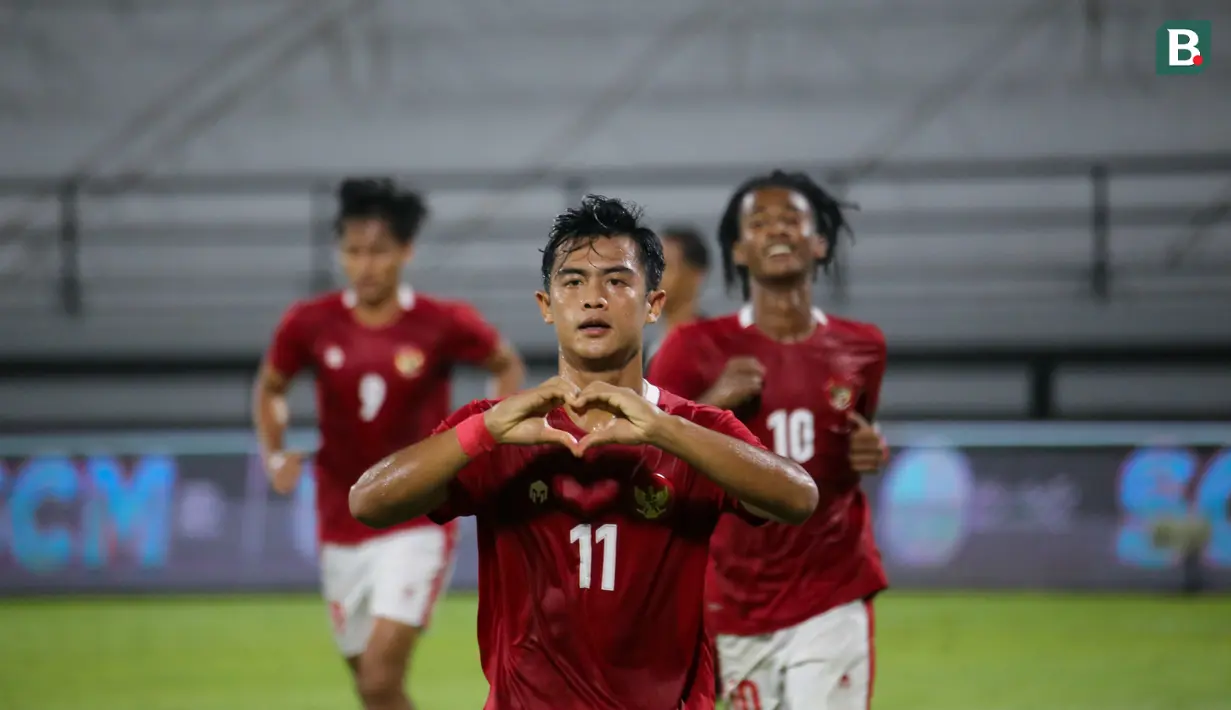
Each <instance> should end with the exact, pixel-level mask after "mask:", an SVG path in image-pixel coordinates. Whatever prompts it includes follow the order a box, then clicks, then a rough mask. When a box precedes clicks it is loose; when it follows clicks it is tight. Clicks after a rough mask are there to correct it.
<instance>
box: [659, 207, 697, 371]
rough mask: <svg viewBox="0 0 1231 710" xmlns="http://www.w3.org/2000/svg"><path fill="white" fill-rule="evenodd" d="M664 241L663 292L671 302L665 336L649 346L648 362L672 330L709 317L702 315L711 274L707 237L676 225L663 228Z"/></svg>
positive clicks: (663, 321) (665, 311)
mask: <svg viewBox="0 0 1231 710" xmlns="http://www.w3.org/2000/svg"><path fill="white" fill-rule="evenodd" d="M662 242H663V258H664V262H665V264H666V268H664V269H663V282H662V290H663V291H665V292H666V294H667V301H666V303H665V304H663V315H662V319H661V322H660V327H661V328H662V334H661V336H659V337H656V338H654V339H653V340H651V341H650V343H649V345H648V346H647V347H646V352H645V361H646V362H647V363H649V362H650V360H651V359H652V358H653V357H654V353H655V351H657V350H658V346H660V345H662V341H663V338H665V337H666V336H667V334H669V333H670V332H671V331H672V330H675V329H676V328H678V327H679V326H681V325H685V324H687V323H692V322H693V321H696V320H700V319H702V318H704V317H705V316H704V315H703V314H702V313H701V289H702V288H703V287H704V286H705V279H706V277H708V276H709V273H710V250H709V247H707V246H706V245H705V238H704V237H702V236H701V233H700V232H699V231H697V230H696V229H694V228H692V227H689V226H686V225H673V226H668V227H665V228H664V229H663V233H662Z"/></svg>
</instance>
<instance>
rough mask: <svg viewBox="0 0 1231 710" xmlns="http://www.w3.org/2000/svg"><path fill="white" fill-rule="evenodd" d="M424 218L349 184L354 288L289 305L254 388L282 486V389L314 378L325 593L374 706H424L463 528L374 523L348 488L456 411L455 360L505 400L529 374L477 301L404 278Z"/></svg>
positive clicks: (380, 191)
mask: <svg viewBox="0 0 1231 710" xmlns="http://www.w3.org/2000/svg"><path fill="white" fill-rule="evenodd" d="M425 216H426V208H425V206H424V203H423V200H422V198H421V197H420V196H419V195H417V194H415V193H414V192H410V191H408V190H406V189H404V188H401V187H399V186H398V185H397V184H395V183H393V182H392V181H389V180H361V179H351V180H347V181H345V182H343V183H342V185H341V188H340V189H339V194H338V215H337V219H336V230H337V234H338V246H339V248H340V258H341V262H342V266H343V269H344V270H345V272H346V278H347V280H348V281H349V283H350V288H348V289H347V290H345V291H342V292H334V293H328V294H325V295H323V296H320V297H317V298H312V299H309V300H304V301H300V302H298V303H296V304H294V305H293V306H291V308H290V310H288V311H287V313H286V315H285V316H283V318H282V322H281V323H280V324H279V325H278V328H277V331H276V332H275V333H274V337H273V344H272V345H271V346H270V349H269V352H268V353H267V355H266V357H265V362H264V364H263V365H262V368H261V373H260V376H259V378H258V380H257V383H256V387H255V405H254V418H255V424H256V431H257V437H258V438H259V441H260V446H261V451H262V452H263V455H264V459H265V465H266V469H267V471H268V474H269V478H270V481H271V483H272V485H273V487H274V489H275V490H276V491H278V492H279V493H284V494H285V493H289V492H291V491H293V490H294V489H295V487H296V485H297V484H298V482H299V477H300V474H301V472H302V457H301V455H300V454H298V453H293V452H288V451H286V450H285V449H284V446H283V435H284V433H285V431H286V428H287V406H286V401H285V395H286V392H287V390H288V388H289V386H290V383H291V380H292V378H293V377H294V376H295V375H296V374H297V373H299V372H300V371H302V370H305V369H310V370H312V371H313V372H314V374H315V377H316V395H317V410H318V415H319V419H320V435H321V445H320V450H319V451H318V452H317V453H316V465H315V467H314V469H313V470H314V472H315V475H316V492H317V499H316V508H317V514H318V516H319V535H320V542H321V555H320V563H321V585H322V592H323V595H324V597H325V600H326V601H327V602H328V604H329V612H330V616H331V619H332V623H333V630H334V638H335V640H336V642H337V645H338V649H339V650H340V651H341V653H342V655H343V656H344V657H345V659H346V662H347V664H348V665H349V666H350V669H351V671H352V672H353V674H354V680H355V686H356V689H357V690H358V693H359V696H360V699H361V700H362V702H363V706H364V707H365V708H366V709H367V710H407V709H409V708H412V707H413V706H412V704H411V702H410V699H409V698H408V696H407V694H406V691H405V689H404V688H405V676H406V672H407V667H408V665H409V662H410V658H411V655H412V653H413V651H414V647H415V643H416V641H417V640H418V638H419V634H420V633H421V632H422V630H423V629H424V628H426V627H427V625H428V621H429V620H430V618H431V614H432V608H433V606H434V604H435V602H436V599H437V597H438V596H439V594H440V593H441V592H442V591H443V590H444V589H445V588H446V587H447V585H448V581H449V576H450V573H451V572H452V563H453V555H454V543H455V541H456V537H457V530H456V526H454V525H447V526H444V527H441V526H439V525H437V524H436V523H433V522H431V521H430V520H428V519H427V518H424V517H416V518H408V519H407V520H406V521H405V522H404V524H402V525H400V526H398V527H396V528H392V529H387V530H381V531H377V530H373V529H371V528H369V527H367V526H366V525H363V524H362V523H360V522H358V521H357V520H355V519H354V518H353V517H351V514H350V511H349V510H348V509H347V502H346V497H347V493H348V492H349V491H350V487H351V484H353V483H354V482H355V481H356V480H358V478H359V476H360V475H361V474H362V473H363V472H364V471H365V470H366V469H367V468H368V467H369V466H371V465H372V464H374V463H376V462H377V461H379V460H380V459H381V458H383V457H385V456H388V455H389V454H390V453H392V452H394V451H396V450H398V449H400V448H402V447H404V446H407V445H409V444H413V443H415V442H416V441H419V440H421V439H423V438H425V437H427V436H428V435H429V434H431V432H432V429H433V428H435V427H436V425H437V424H439V423H440V422H441V421H442V420H443V419H444V418H445V417H447V416H448V414H449V412H450V410H451V409H452V407H451V402H450V373H451V372H452V370H453V368H454V366H455V365H458V364H463V363H465V364H474V365H478V366H481V367H483V368H486V369H487V370H489V371H490V372H491V373H492V374H493V375H494V376H495V379H496V383H495V384H496V391H498V392H500V393H502V394H510V393H512V392H515V391H517V389H518V388H519V387H520V386H521V382H522V379H523V377H524V367H523V365H522V362H521V359H520V357H519V356H518V355H517V353H516V352H515V351H514V350H513V348H512V347H510V346H509V344H508V343H507V342H506V341H504V340H503V339H502V338H501V337H500V335H499V334H498V333H497V332H496V331H495V330H494V329H493V328H492V327H491V326H490V325H488V324H487V323H486V322H484V320H483V318H482V317H481V316H480V315H479V314H478V312H477V311H475V310H474V309H473V308H472V307H470V306H468V305H466V304H463V303H458V302H453V301H445V300H442V299H437V298H432V297H430V296H425V295H423V294H420V293H415V292H414V291H412V290H411V289H410V287H409V286H407V285H405V284H403V283H402V282H401V273H402V269H403V267H404V266H406V264H407V263H408V262H409V261H410V258H411V256H412V254H413V250H414V238H415V235H416V234H417V233H418V231H419V227H420V225H421V223H422V222H423V220H424V218H425Z"/></svg>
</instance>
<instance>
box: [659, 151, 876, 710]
mask: <svg viewBox="0 0 1231 710" xmlns="http://www.w3.org/2000/svg"><path fill="white" fill-rule="evenodd" d="M846 230H849V227H848V225H847V223H846V220H845V218H844V216H843V213H842V204H841V203H839V202H838V201H837V200H835V199H834V198H833V197H832V196H830V195H829V194H828V193H827V192H825V190H823V189H822V188H821V187H820V186H819V185H817V184H816V183H815V182H813V181H812V180H811V179H810V178H808V177H807V176H806V175H802V174H797V173H784V172H773V173H771V174H769V175H763V176H759V177H756V178H753V179H751V180H749V181H748V182H746V183H744V184H743V185H741V186H740V187H739V189H737V190H736V191H735V194H734V196H732V198H731V201H730V203H729V204H728V205H727V209H726V212H725V213H724V214H723V217H722V221H721V223H720V225H719V229H718V238H719V244H720V246H721V250H722V263H723V273H724V276H725V277H726V283H727V287H728V288H729V289H733V288H735V287H736V286H738V287H739V288H740V289H741V291H742V293H743V296H744V300H745V301H746V302H747V305H745V306H744V307H743V308H741V309H740V311H739V312H738V313H736V314H733V315H729V316H726V317H722V318H715V319H711V320H704V321H699V322H696V323H692V324H689V325H685V326H682V327H680V328H679V329H677V330H675V331H674V332H672V333H671V335H669V336H668V337H667V340H666V342H664V343H663V345H662V347H661V349H660V350H659V351H658V353H657V355H656V356H655V358H654V361H653V365H652V368H651V372H650V380H651V381H652V382H654V383H655V384H657V385H659V386H660V387H662V388H663V389H664V390H667V391H670V392H673V393H675V394H678V395H680V396H682V397H687V398H690V399H695V400H697V401H699V402H704V403H706V404H711V405H714V406H717V407H721V408H723V409H728V410H731V411H732V412H734V413H735V414H736V415H737V416H738V417H739V418H740V419H741V420H742V421H743V422H744V423H745V424H747V425H748V427H749V429H751V430H752V431H753V433H755V434H757V435H758V436H759V437H760V438H761V440H762V441H764V442H765V443H766V444H768V445H770V446H771V447H772V448H773V449H774V451H775V452H777V453H778V454H779V455H781V456H784V457H786V458H790V459H793V460H794V461H796V462H797V463H799V464H800V465H802V466H803V467H804V468H805V469H806V470H807V471H808V473H809V474H811V475H812V477H813V479H814V480H815V481H816V484H817V488H818V490H819V491H820V495H821V500H820V504H819V505H818V506H817V511H816V513H815V515H813V516H812V518H811V519H810V520H809V521H808V522H807V523H805V524H804V525H802V526H798V527H789V526H785V525H776V524H769V525H764V526H761V527H755V528H754V527H751V526H749V525H746V524H744V523H742V522H740V521H739V520H737V519H735V518H734V517H732V516H725V517H724V518H723V520H722V521H721V522H720V523H719V525H718V528H717V529H716V530H715V533H714V538H713V540H712V543H711V550H710V565H709V570H708V574H707V581H706V586H707V589H706V597H707V614H708V621H709V623H710V624H711V626H712V629H713V631H714V632H716V633H717V635H718V641H717V646H718V656H719V661H720V666H721V674H722V680H723V686H724V689H725V691H726V692H727V693H728V694H729V695H730V697H731V700H732V703H733V706H734V708H735V709H736V710H788V709H789V710H800V709H801V708H808V709H809V710H812V709H814V708H822V709H824V710H854V709H855V708H859V710H866V708H867V707H868V704H869V702H870V699H871V694H872V675H873V651H872V608H871V600H872V597H873V596H875V595H876V594H877V593H878V592H880V591H881V590H882V589H884V588H885V586H886V578H885V573H884V570H883V569H882V567H881V561H880V553H879V552H878V551H877V549H876V544H875V542H874V540H873V535H872V524H871V519H870V517H869V511H868V502H867V499H866V498H865V496H864V494H863V492H862V490H861V489H860V477H861V476H862V475H863V474H867V473H874V472H876V471H878V470H879V469H880V467H881V465H882V464H883V462H884V445H883V442H882V440H881V438H880V435H879V434H878V433H877V431H876V430H875V428H874V427H873V426H872V425H871V423H870V422H871V420H872V419H873V418H874V416H875V414H876V405H877V400H878V399H879V396H880V386H881V380H882V377H883V375H884V371H885V339H884V336H883V335H882V334H881V332H880V330H879V329H878V328H877V327H876V326H874V325H871V324H867V323H858V322H855V321H851V320H847V319H844V318H838V317H836V316H832V315H828V314H825V313H823V312H821V310H820V309H818V308H816V307H814V306H813V305H812V291H813V284H814V283H815V281H816V275H817V272H818V271H819V270H820V269H821V268H823V267H825V266H826V265H828V264H829V263H830V262H831V261H832V260H833V258H834V256H835V252H836V249H837V246H838V235H839V234H840V233H841V232H843V231H846Z"/></svg>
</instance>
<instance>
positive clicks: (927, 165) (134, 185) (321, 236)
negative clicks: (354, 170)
mask: <svg viewBox="0 0 1231 710" xmlns="http://www.w3.org/2000/svg"><path fill="white" fill-rule="evenodd" d="M765 167H766V166H764V165H725V166H723V165H711V166H680V165H672V166H640V167H628V168H587V169H577V170H559V171H550V172H541V171H536V172H522V171H503V172H501V171H436V172H420V173H413V174H408V175H405V177H406V178H407V179H408V180H410V181H412V182H413V184H416V185H419V186H422V187H424V188H426V189H428V190H431V191H446V190H468V191H490V192H495V193H504V192H515V191H518V190H524V189H530V188H539V189H541V188H544V187H549V188H554V189H557V190H559V192H560V194H561V197H562V202H567V201H572V200H575V199H576V198H577V197H578V196H580V195H581V194H583V193H584V192H586V190H587V188H588V187H589V186H592V185H601V186H603V187H604V188H605V189H610V188H612V187H618V186H635V187H636V188H639V189H644V188H681V187H731V186H733V185H735V184H738V183H739V182H740V181H742V180H744V179H745V178H747V176H749V175H752V174H756V173H759V172H763V171H764V170H765ZM780 167H784V168H787V169H791V170H802V171H805V172H808V173H809V174H811V175H814V176H816V177H818V178H820V179H821V180H822V181H823V182H824V183H826V184H829V185H838V186H844V187H847V188H849V187H853V186H855V185H856V184H857V185H858V186H859V187H863V186H866V185H870V184H907V183H914V184H920V183H924V184H925V183H928V182H935V181H945V182H956V181H968V182H970V183H971V184H972V185H973V184H988V183H993V182H997V181H999V182H1009V181H1014V180H1017V181H1021V180H1049V179H1055V180H1073V179H1080V180H1085V181H1088V184H1089V194H1088V220H1089V222H1088V224H1089V234H1090V257H1089V263H1088V274H1089V292H1090V294H1091V295H1092V297H1094V298H1096V299H1102V300H1105V299H1108V298H1109V297H1110V295H1111V293H1112V283H1113V278H1114V274H1113V270H1112V263H1111V250H1112V241H1113V236H1114V235H1113V233H1112V219H1111V215H1112V207H1113V205H1112V198H1111V184H1112V182H1113V181H1114V180H1116V179H1118V178H1126V177H1129V178H1131V177H1177V176H1178V177H1195V176H1205V175H1211V174H1226V175H1228V176H1229V177H1231V153H1204V154H1188V155H1159V156H1150V155H1137V156H1133V155H1122V156H1107V157H1099V158H1073V157H1061V158H1023V159H1002V158H998V159H987V160H918V161H901V162H897V163H887V164H885V165H883V166H881V167H880V168H879V169H878V170H877V172H876V173H875V174H872V175H868V176H864V177H862V178H860V179H859V181H858V183H854V182H852V176H853V174H854V172H853V171H855V170H857V169H858V166H855V165H841V164H821V163H800V164H796V165H789V166H780ZM340 178H341V176H340V175H326V174H304V173H249V174H243V175H238V174H236V175H225V174H199V175H137V174H131V175H113V176H108V177H96V178H78V177H74V176H65V177H29V176H27V177H0V197H18V198H21V197H28V198H30V199H47V198H49V197H50V198H53V199H54V200H55V201H56V202H57V203H58V221H57V225H56V229H55V231H56V233H57V234H58V242H59V243H58V250H57V253H58V259H59V263H58V267H59V268H58V270H57V277H56V278H57V281H58V292H59V303H60V306H61V308H62V309H63V311H64V312H65V313H68V314H71V315H75V316H76V315H81V314H82V313H84V312H85V310H86V309H85V294H84V289H83V285H82V283H83V279H82V271H81V262H80V251H81V244H82V239H83V236H84V235H85V234H86V233H87V232H88V229H87V226H86V225H84V224H83V220H82V216H81V214H82V211H81V202H82V201H83V200H85V199H96V198H106V197H116V198H118V197H121V196H123V197H134V196H144V197H157V196H164V197H185V196H202V197H225V196H241V195H242V196H250V195H254V194H259V195H268V196H282V197H285V196H299V195H304V196H308V197H309V200H308V202H309V205H310V206H309V214H308V215H307V218H308V223H309V224H313V225H319V224H320V223H321V220H322V215H323V214H325V213H327V212H328V209H329V206H328V204H327V203H328V201H329V200H330V199H332V188H333V186H334V184H336V182H337V181H338V180H339V179H340ZM1190 209H1191V206H1165V205H1153V206H1149V207H1139V208H1134V209H1133V210H1132V220H1133V224H1134V225H1136V226H1158V227H1181V228H1183V227H1185V226H1188V224H1187V223H1189V222H1191V223H1192V225H1193V227H1194V228H1196V227H1197V226H1198V225H1197V224H1196V223H1197V221H1198V220H1200V219H1201V218H1202V217H1201V215H1202V214H1207V215H1208V214H1209V213H1210V210H1208V209H1207V210H1204V211H1200V210H1191V213H1190V212H1189V210H1190ZM1215 213H1225V210H1224V211H1222V212H1218V211H1215ZM988 216H989V213H985V212H980V213H979V214H977V215H976V214H973V213H968V214H967V215H966V217H968V218H969V217H975V218H977V219H965V220H964V219H963V215H962V214H961V212H960V211H954V210H947V211H943V212H931V213H928V212H920V213H917V214H916V213H910V214H898V215H890V216H889V217H890V218H891V221H893V222H903V223H909V224H911V225H912V226H914V227H917V228H919V229H927V227H928V224H929V222H931V223H933V224H934V225H935V226H936V227H937V228H939V229H944V230H949V229H952V230H956V231H961V230H963V229H965V230H969V231H970V232H974V231H976V230H978V231H984V232H986V231H988V229H989V224H988ZM1073 216H1074V214H1073V213H1071V212H1066V213H1065V214H1057V211H1056V210H1054V209H1053V210H1051V211H1048V210H1039V211H1038V213H1037V215H1035V216H1034V219H1037V221H1038V223H1039V224H1043V225H1047V224H1054V223H1057V222H1063V221H1066V220H1071V219H1072V218H1073ZM1224 216H1225V214H1224ZM993 217H994V214H993ZM1028 217H1029V215H1024V214H1023V211H1022V210H1014V211H1008V210H1005V211H1003V214H1002V219H1003V221H1004V224H1005V226H1006V227H1020V226H1021V225H1022V222H1023V220H1025V221H1026V222H1027V223H1028V222H1030V221H1032V220H1031V219H1029V218H1028ZM898 218H900V219H898ZM1177 222H1180V223H1179V224H1177ZM964 223H965V224H964ZM5 231H6V230H5V229H4V227H3V222H0V242H9V243H13V242H16V243H18V244H21V243H22V241H23V240H27V241H28V240H29V239H30V238H31V234H30V233H29V232H27V231H23V230H22V229H21V228H20V225H14V224H10V225H9V229H8V230H7V231H8V234H5V233H4V232H5ZM311 231H312V235H311V236H310V237H309V236H307V235H305V239H312V240H313V247H312V250H313V251H312V254H313V256H312V268H311V272H312V276H311V279H310V283H309V284H307V289H308V290H316V289H320V288H323V287H326V286H327V285H328V284H329V282H330V280H331V258H332V257H331V254H330V239H329V235H328V233H327V230H324V229H313V230H311ZM832 283H833V284H834V285H835V287H836V288H837V289H839V290H841V289H842V287H843V285H844V284H845V283H846V280H845V278H844V276H843V274H842V273H837V274H835V278H834V279H832ZM839 295H840V294H839Z"/></svg>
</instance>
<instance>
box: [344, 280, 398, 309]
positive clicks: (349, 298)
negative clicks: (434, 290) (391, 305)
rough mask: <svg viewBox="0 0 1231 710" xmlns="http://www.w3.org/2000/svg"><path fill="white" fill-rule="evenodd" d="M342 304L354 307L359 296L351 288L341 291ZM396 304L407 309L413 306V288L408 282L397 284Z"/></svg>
mask: <svg viewBox="0 0 1231 710" xmlns="http://www.w3.org/2000/svg"><path fill="white" fill-rule="evenodd" d="M342 305H344V306H346V307H347V308H354V307H355V306H357V305H359V296H357V295H355V292H354V291H352V290H351V289H349V288H348V289H346V290H345V291H343V292H342ZM398 305H399V306H401V307H402V310H404V311H409V310H410V309H412V308H414V307H415V290H414V289H413V288H411V287H410V285H409V284H402V285H400V286H398Z"/></svg>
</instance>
